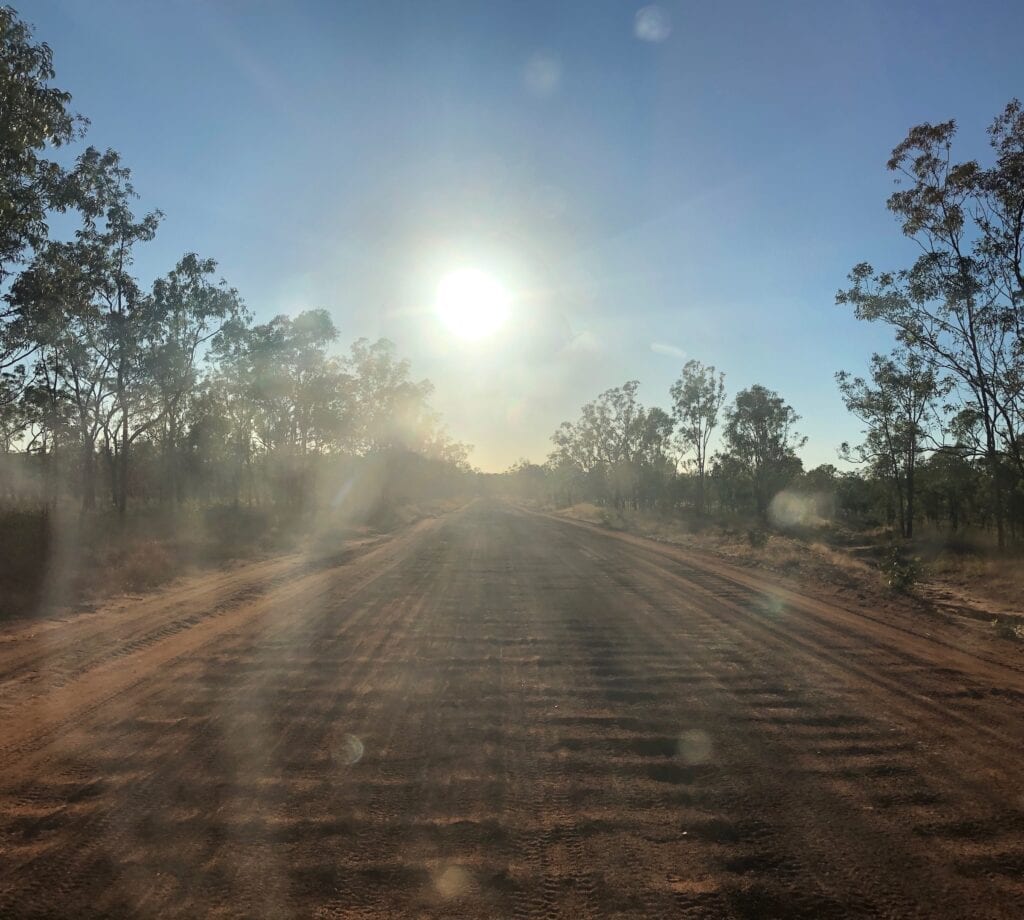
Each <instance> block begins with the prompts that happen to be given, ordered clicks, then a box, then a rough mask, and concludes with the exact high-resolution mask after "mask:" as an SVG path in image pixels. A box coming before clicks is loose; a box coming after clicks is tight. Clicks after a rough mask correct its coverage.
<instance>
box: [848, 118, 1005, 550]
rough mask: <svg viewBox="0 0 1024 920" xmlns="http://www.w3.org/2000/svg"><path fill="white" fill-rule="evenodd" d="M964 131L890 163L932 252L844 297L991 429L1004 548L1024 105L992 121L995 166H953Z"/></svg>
mask: <svg viewBox="0 0 1024 920" xmlns="http://www.w3.org/2000/svg"><path fill="white" fill-rule="evenodd" d="M955 135H956V122H954V121H947V122H943V123H941V124H937V125H932V124H927V123H925V124H921V125H918V126H916V127H915V128H913V129H912V130H911V131H910V133H909V134H908V136H907V138H906V139H905V140H904V141H903V142H902V143H901V144H899V146H897V147H896V148H895V149H894V150H893V153H892V157H891V158H890V160H889V164H888V166H889V169H890V170H892V171H893V172H896V173H898V174H899V175H900V176H901V177H902V178H903V179H904V180H906V181H908V182H909V185H908V187H907V188H904V189H901V190H900V191H897V192H896V193H894V194H893V195H892V196H891V197H890V198H889V201H888V206H889V209H890V210H891V211H892V212H893V213H894V214H895V215H896V217H897V219H898V220H899V222H900V225H901V227H902V229H903V232H904V234H905V235H907V236H908V237H910V238H911V239H913V240H914V241H915V242H917V243H918V245H919V246H920V248H921V255H920V256H919V257H918V258H917V260H916V261H915V262H914V263H913V265H911V266H910V267H908V268H904V269H901V270H899V271H896V272H880V273H879V272H875V270H874V269H873V268H872V267H871V266H870V265H869V264H867V263H861V264H859V265H857V266H855V267H854V269H853V271H852V272H851V274H850V276H849V278H850V282H851V286H850V287H849V288H848V289H847V290H845V291H840V292H839V293H838V295H837V298H836V299H837V302H838V303H840V304H850V305H852V306H853V308H854V312H855V315H856V316H857V317H858V318H859V319H865V320H880V321H883V322H886V323H888V324H890V325H891V326H893V328H894V329H895V330H896V333H897V337H898V339H899V340H900V341H901V342H902V343H903V344H904V345H906V346H908V347H910V348H914V349H915V350H917V351H919V352H920V353H921V354H922V355H924V356H925V358H926V360H928V361H929V362H930V363H931V364H932V365H933V366H934V367H935V369H936V371H937V373H939V374H940V375H945V374H947V373H948V374H951V375H952V376H953V377H954V378H955V379H956V380H957V381H958V383H959V385H960V387H961V389H962V395H961V399H962V401H963V403H964V404H965V405H966V406H968V407H970V408H972V409H973V410H974V411H975V412H976V413H977V417H978V419H979V421H980V423H981V426H982V429H983V433H984V437H983V447H982V450H983V456H984V457H985V460H986V463H987V466H988V471H989V478H990V484H991V489H992V490H993V504H994V507H995V508H996V527H997V531H998V537H999V543H1000V545H1003V544H1004V543H1005V536H1004V527H1003V511H1002V509H1003V507H1004V502H1003V494H1002V493H1003V486H1002V483H1001V479H1002V477H1001V476H1000V472H999V470H1000V466H1001V463H1002V457H1003V456H1004V455H1005V456H1006V457H1007V458H1008V460H1009V461H1010V462H1011V463H1012V464H1013V465H1014V466H1015V467H1016V469H1017V472H1018V475H1024V443H1022V437H1024V430H1022V426H1024V370H1022V359H1024V265H1022V260H1024V108H1022V106H1021V104H1020V102H1019V101H1017V100H1013V101H1011V102H1010V103H1009V104H1008V105H1007V106H1006V108H1005V109H1004V110H1003V112H1002V113H1001V114H1000V115H999V116H998V117H997V118H996V119H995V121H994V122H993V123H992V126H991V127H990V129H989V141H990V145H991V147H992V149H993V152H994V154H995V156H994V161H993V163H992V164H991V165H990V166H989V167H988V168H983V167H982V166H981V165H980V164H979V163H978V162H976V161H974V160H969V161H966V162H962V163H956V162H954V161H953V158H952V153H951V151H952V142H953V138H954V137H955Z"/></svg>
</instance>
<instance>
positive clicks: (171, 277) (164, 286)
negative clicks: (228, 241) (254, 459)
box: [144, 253, 246, 501]
mask: <svg viewBox="0 0 1024 920" xmlns="http://www.w3.org/2000/svg"><path fill="white" fill-rule="evenodd" d="M216 270H217V263H216V262H215V261H214V260H213V259H200V258H199V257H198V256H197V255H196V254H195V253H187V254H186V255H184V256H183V257H182V258H181V259H180V260H179V262H178V264H177V265H175V267H174V268H173V269H172V270H171V271H170V272H168V274H167V275H166V276H165V277H163V278H159V279H157V281H156V282H154V284H153V290H152V294H151V295H150V298H149V302H148V304H147V309H148V310H149V311H150V313H151V324H150V327H149V331H148V341H147V343H146V345H147V347H146V350H145V353H144V358H145V364H146V370H147V372H148V374H149V375H150V377H151V379H152V382H153V385H154V387H155V392H156V398H157V403H156V410H157V413H158V417H159V418H160V426H159V427H160V441H161V443H162V447H163V451H162V452H163V467H164V477H163V479H162V489H163V494H164V495H165V496H167V497H173V498H174V499H176V500H177V501H181V500H182V499H183V497H184V494H183V491H182V483H181V461H182V453H183V450H182V447H183V445H182V439H183V435H184V432H183V419H184V417H185V413H186V411H187V408H188V401H189V400H190V399H191V398H193V396H194V394H195V393H196V389H197V383H198V379H199V374H200V370H201V364H202V360H203V358H204V357H205V356H206V351H207V349H208V347H209V345H210V344H211V342H212V340H213V339H214V338H215V337H217V336H219V335H222V334H223V333H224V331H225V329H226V328H227V326H228V324H237V323H240V322H242V321H243V320H244V319H245V317H246V311H245V307H244V305H243V303H242V301H241V298H240V297H239V295H238V292H237V291H236V290H235V289H234V288H230V287H228V286H227V284H226V282H224V281H223V280H221V281H219V282H218V281H214V280H213V276H214V274H215V273H216Z"/></svg>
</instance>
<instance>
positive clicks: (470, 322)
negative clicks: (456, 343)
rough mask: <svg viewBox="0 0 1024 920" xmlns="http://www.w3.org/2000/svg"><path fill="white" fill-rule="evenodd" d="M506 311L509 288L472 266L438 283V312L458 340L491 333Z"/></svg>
mask: <svg viewBox="0 0 1024 920" xmlns="http://www.w3.org/2000/svg"><path fill="white" fill-rule="evenodd" d="M508 312H509V295H508V291H506V290H505V288H503V287H502V286H501V284H500V283H498V282H497V281H496V280H495V279H494V278H492V277H491V276H490V275H488V274H485V273H484V272H482V271H478V270H477V269H475V268H463V269H460V270H459V271H454V272H451V273H450V274H447V275H445V276H444V277H443V278H442V279H441V283H440V284H439V285H438V286H437V315H438V316H439V317H440V318H441V322H443V323H444V324H445V326H447V327H448V329H449V330H450V331H451V332H453V333H454V334H455V335H457V336H458V337H459V338H460V339H465V340H466V341H469V342H475V341H478V340H479V339H484V338H487V336H489V335H493V334H494V333H495V332H497V331H498V330H499V329H500V328H501V327H502V326H503V325H504V324H505V320H506V319H508Z"/></svg>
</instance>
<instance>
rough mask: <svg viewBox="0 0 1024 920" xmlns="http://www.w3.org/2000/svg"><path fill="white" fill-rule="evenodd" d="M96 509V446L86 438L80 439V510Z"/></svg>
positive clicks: (91, 440) (90, 439)
mask: <svg viewBox="0 0 1024 920" xmlns="http://www.w3.org/2000/svg"><path fill="white" fill-rule="evenodd" d="M95 507H96V444H95V441H94V440H93V439H92V438H90V437H87V436H83V438H82V510H83V511H92V510H93V509H94V508H95Z"/></svg>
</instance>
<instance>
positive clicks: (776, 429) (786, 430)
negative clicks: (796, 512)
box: [724, 384, 807, 517]
mask: <svg viewBox="0 0 1024 920" xmlns="http://www.w3.org/2000/svg"><path fill="white" fill-rule="evenodd" d="M799 418H800V416H798V415H797V414H796V413H795V412H794V411H793V409H792V407H791V406H789V405H787V404H786V403H785V401H784V400H783V399H782V397H781V396H779V394H778V393H776V392H774V391H773V390H769V389H767V388H766V387H763V386H761V385H760V384H755V385H754V386H752V387H750V389H747V390H741V391H740V392H739V393H737V394H736V399H735V400H734V401H733V405H732V406H731V407H730V408H729V409H728V410H726V423H725V432H724V434H725V446H726V453H727V454H728V455H729V456H731V457H732V458H733V459H734V460H735V461H736V462H737V463H738V464H739V468H740V469H742V470H743V471H744V472H745V474H746V475H747V476H748V477H749V480H750V483H751V488H752V491H753V497H754V504H755V507H756V509H757V513H758V514H759V515H761V516H762V517H764V516H766V515H767V513H768V505H769V503H770V502H771V500H772V498H773V497H774V495H775V493H776V492H777V491H779V490H780V489H782V488H784V487H785V485H786V484H787V483H788V482H789V481H790V480H791V479H792V478H793V477H794V476H795V475H796V474H797V473H799V472H800V460H799V459H798V458H797V456H796V453H795V451H796V449H797V448H799V447H803V445H804V444H805V443H807V439H806V438H805V437H802V436H801V435H799V434H797V433H796V432H795V431H794V430H793V426H794V425H795V424H796V422H797V421H798V420H799Z"/></svg>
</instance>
